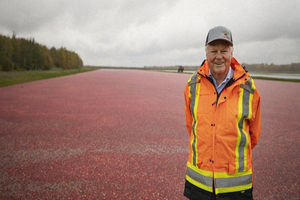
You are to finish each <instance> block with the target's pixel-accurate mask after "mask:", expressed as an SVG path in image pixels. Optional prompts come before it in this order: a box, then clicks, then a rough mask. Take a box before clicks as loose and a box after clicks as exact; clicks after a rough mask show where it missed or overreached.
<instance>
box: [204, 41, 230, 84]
mask: <svg viewBox="0 0 300 200" xmlns="http://www.w3.org/2000/svg"><path fill="white" fill-rule="evenodd" d="M232 56H233V48H232V46H230V45H229V44H228V43H227V42H225V41H222V40H217V41H214V42H212V43H211V44H208V45H207V46H206V59H207V62H208V66H209V68H210V71H211V73H212V75H213V76H214V77H215V76H226V74H227V72H228V69H229V66H230V63H231V58H232ZM224 78H225V77H224Z"/></svg>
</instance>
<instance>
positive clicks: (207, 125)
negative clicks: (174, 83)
mask: <svg viewBox="0 0 300 200" xmlns="http://www.w3.org/2000/svg"><path fill="white" fill-rule="evenodd" d="M231 67H232V69H233V70H234V75H233V79H232V80H231V81H230V82H229V84H227V86H226V87H225V88H224V89H223V90H222V92H221V93H220V94H219V95H218V93H217V91H216V89H215V87H214V84H213V82H212V80H211V79H210V78H209V67H208V64H207V61H205V62H204V64H203V65H202V66H201V67H200V68H199V70H198V71H197V72H195V73H194V74H193V75H192V76H191V78H190V79H189V80H188V83H187V85H186V88H185V91H184V95H185V114H186V126H187V130H188V133H189V136H190V140H189V144H190V145H189V147H190V148H189V157H188V162H187V170H186V180H187V181H189V182H190V183H192V184H193V185H195V186H197V187H199V188H201V189H203V190H206V191H209V192H213V187H214V190H215V193H216V194H219V193H228V192H236V191H242V190H247V189H251V188H252V182H253V177H252V149H253V148H254V146H255V145H256V144H257V141H258V137H259V134H260V126H261V124H260V119H261V116H260V95H259V93H258V91H257V89H256V86H255V84H254V81H253V79H252V78H251V77H250V76H249V73H248V72H247V71H246V70H244V68H243V67H242V66H241V65H240V64H239V63H238V62H237V61H236V60H235V58H232V61H231Z"/></svg>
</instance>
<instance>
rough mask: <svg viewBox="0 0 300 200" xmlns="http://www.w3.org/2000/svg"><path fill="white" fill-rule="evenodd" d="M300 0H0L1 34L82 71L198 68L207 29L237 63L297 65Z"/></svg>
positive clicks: (299, 38) (202, 55) (202, 57)
mask: <svg viewBox="0 0 300 200" xmlns="http://www.w3.org/2000/svg"><path fill="white" fill-rule="evenodd" d="M299 13H300V1H299V0H248V1H241V0H205V1H203V0H21V1H20V0H0V33H1V34H4V35H9V36H11V35H12V33H13V31H14V32H15V33H16V35H17V37H24V38H34V39H35V41H36V42H38V43H41V44H44V45H46V46H48V47H49V48H51V47H52V46H54V47H56V48H59V47H61V46H64V47H66V48H67V49H68V50H72V51H75V52H77V53H78V54H79V55H80V56H81V58H82V59H83V62H84V64H85V65H114V66H137V67H138V66H141V67H142V66H152V65H200V64H201V62H202V61H203V59H205V53H204V42H205V38H206V34H207V32H208V30H209V29H210V28H212V27H214V26H217V25H223V26H226V27H228V28H229V29H231V31H232V34H233V40H234V56H235V57H236V58H237V60H238V61H239V62H240V63H275V64H287V63H291V62H300V51H299V48H300V14H299Z"/></svg>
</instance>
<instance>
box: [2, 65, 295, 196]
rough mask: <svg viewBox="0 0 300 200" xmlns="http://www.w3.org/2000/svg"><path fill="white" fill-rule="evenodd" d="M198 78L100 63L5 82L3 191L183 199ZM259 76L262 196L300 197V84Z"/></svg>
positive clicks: (257, 188)
mask: <svg viewBox="0 0 300 200" xmlns="http://www.w3.org/2000/svg"><path fill="white" fill-rule="evenodd" d="M189 76H190V75H188V74H177V73H161V72H148V71H138V70H98V71H92V72H86V73H81V74H76V75H70V76H64V77H60V78H52V79H47V80H41V81H34V82H30V83H24V84H18V85H14V86H8V87H3V88H0V139H1V140H0V159H1V162H0V184H1V185H0V199H172V200H173V199H184V197H183V195H182V193H183V187H184V177H185V164H186V160H187V156H188V134H187V132H186V128H185V118H184V99H183V90H184V87H185V84H186V81H187V79H188V78H189ZM256 84H257V87H258V88H259V91H260V93H261V97H262V132H261V138H260V140H259V144H258V146H257V147H256V148H255V149H254V175H255V177H254V195H255V199H256V200H257V199H258V200H260V199H261V200H267V199H270V200H276V199H278V200H282V199H289V200H291V199H295V200H296V199H297V200H298V199H299V198H300V196H299V193H300V189H299V184H300V181H299V164H300V161H299V153H300V152H299V146H300V140H299V139H300V138H299V136H300V123H299V119H300V101H299V99H300V83H290V82H280V81H264V80H256Z"/></svg>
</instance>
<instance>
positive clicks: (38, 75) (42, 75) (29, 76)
mask: <svg viewBox="0 0 300 200" xmlns="http://www.w3.org/2000/svg"><path fill="white" fill-rule="evenodd" d="M96 69H97V68H93V67H83V68H81V69H72V70H61V69H55V70H49V71H41V70H37V71H34V70H33V71H21V72H20V71H14V72H0V87H4V86H9V85H15V84H19V83H25V82H30V81H36V80H42V79H48V78H54V77H60V76H66V75H71V74H77V73H82V72H88V71H92V70H96Z"/></svg>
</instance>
